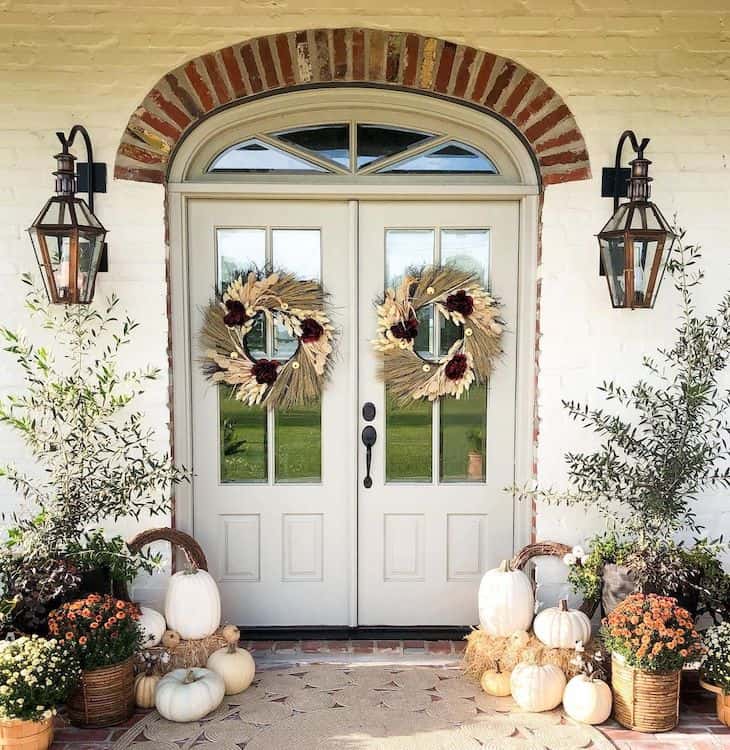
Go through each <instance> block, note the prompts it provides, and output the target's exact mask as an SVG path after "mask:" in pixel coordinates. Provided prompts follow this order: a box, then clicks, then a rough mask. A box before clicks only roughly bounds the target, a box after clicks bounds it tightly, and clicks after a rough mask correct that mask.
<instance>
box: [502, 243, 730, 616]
mask: <svg viewBox="0 0 730 750" xmlns="http://www.w3.org/2000/svg"><path fill="white" fill-rule="evenodd" d="M699 259H700V251H699V248H698V247H696V246H692V245H686V244H685V243H684V233H682V242H681V243H680V246H679V248H678V250H677V251H676V253H675V254H674V255H673V256H672V258H671V259H670V261H669V265H668V271H669V273H670V274H671V277H672V279H673V281H674V286H675V288H676V289H677V291H678V292H679V297H680V316H679V322H678V325H677V328H676V337H675V341H674V343H673V344H672V345H671V346H670V347H667V348H661V349H659V350H658V351H657V352H656V354H655V355H654V356H647V357H645V358H644V359H643V367H644V369H645V372H646V377H645V378H642V379H641V380H639V381H638V382H637V383H635V384H634V385H633V386H631V387H624V386H622V385H619V384H617V383H616V382H614V381H607V382H604V383H603V384H602V385H601V386H600V388H599V390H600V391H601V393H602V394H603V397H604V399H605V400H606V402H608V403H609V404H611V405H614V406H615V408H614V409H613V410H611V411H609V410H607V409H606V408H593V407H589V406H588V405H585V404H582V403H578V402H576V401H564V402H563V405H564V407H565V408H566V409H567V411H568V413H569V414H570V416H571V417H572V418H573V419H574V420H576V421H577V422H578V423H579V424H581V425H582V426H583V427H585V428H587V429H590V430H592V431H593V432H595V433H597V434H598V435H599V436H600V440H601V443H600V446H599V447H598V448H597V449H596V450H594V451H589V452H570V453H567V454H566V455H565V459H566V463H567V468H568V478H569V483H570V486H569V488H568V489H567V490H565V491H556V490H552V489H542V488H539V487H537V488H534V487H528V488H518V490H517V492H518V494H519V495H521V496H522V497H525V496H528V497H531V498H533V499H535V500H537V501H542V502H547V503H558V504H560V503H562V504H567V505H583V506H585V507H587V508H591V509H598V510H599V511H600V512H601V513H602V514H603V515H604V517H605V519H606V520H607V526H608V527H609V529H610V533H609V534H608V535H607V536H604V535H601V536H599V537H597V538H596V539H594V540H593V544H592V550H591V554H589V555H587V556H586V558H584V559H583V560H578V561H575V564H574V569H572V570H571V580H572V581H573V583H574V584H576V586H577V588H578V589H580V590H582V591H583V594H584V596H587V597H589V598H593V597H598V596H599V595H600V594H603V598H604V605H605V609H606V610H607V611H610V610H611V609H612V608H613V607H614V606H615V605H616V604H617V603H618V602H619V601H620V600H621V599H623V598H624V597H625V596H626V595H627V594H628V593H630V592H631V591H633V590H640V591H643V592H644V593H659V594H664V595H671V596H676V597H678V598H679V599H680V600H681V601H683V602H684V603H685V604H687V605H689V606H690V607H691V608H692V609H693V610H694V611H696V610H697V609H698V607H702V606H704V607H705V609H707V610H708V611H709V610H715V611H714V612H711V613H712V614H715V615H717V616H722V615H723V614H725V615H727V614H730V611H728V610H730V602H728V601H726V602H725V604H724V605H723V603H722V602H721V601H720V602H718V601H717V597H716V594H717V593H718V592H722V591H723V590H724V591H725V592H727V591H728V590H730V587H729V586H728V583H727V581H728V579H727V575H726V574H725V573H724V571H723V570H722V566H721V565H720V563H719V559H718V555H719V554H720V552H721V550H722V549H723V547H724V545H723V543H722V539H719V540H708V539H706V538H702V535H703V531H704V530H703V528H702V527H701V526H700V524H699V522H698V520H697V517H696V514H695V504H696V501H697V499H698V497H699V495H700V493H701V492H702V491H703V490H705V489H707V488H713V487H714V488H724V489H726V488H728V487H730V468H728V467H729V465H730V392H729V391H728V390H727V389H724V388H723V387H721V385H720V376H721V373H722V372H723V371H724V370H725V369H726V367H727V364H728V358H729V357H730V292H728V293H726V294H725V296H724V297H723V299H722V300H721V302H720V303H719V305H718V306H717V308H716V310H715V312H714V313H713V314H709V315H702V314H700V313H699V312H698V311H697V308H696V306H695V302H694V298H693V291H694V289H695V287H697V285H698V284H700V283H701V281H702V278H703V273H702V271H701V270H700V269H699V267H698V265H697V263H698V261H699ZM686 536H695V537H696V539H695V546H694V547H688V546H686V545H685V544H684V543H683V542H682V541H681V539H682V538H683V537H686ZM592 558H593V559H592ZM601 589H602V590H601ZM723 609H724V610H725V612H724V613H723V612H722V611H718V610H723Z"/></svg>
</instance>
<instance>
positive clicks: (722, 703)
mask: <svg viewBox="0 0 730 750" xmlns="http://www.w3.org/2000/svg"><path fill="white" fill-rule="evenodd" d="M700 685H702V687H703V688H704V689H705V690H709V691H710V692H711V693H714V694H715V706H716V708H717V718H718V719H720V721H721V722H722V723H723V724H724V725H725V726H726V727H730V695H726V694H725V693H724V692H723V691H722V688H719V687H717V685H712V684H711V683H709V682H705V681H704V680H700Z"/></svg>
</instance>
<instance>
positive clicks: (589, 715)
mask: <svg viewBox="0 0 730 750" xmlns="http://www.w3.org/2000/svg"><path fill="white" fill-rule="evenodd" d="M612 706H613V696H612V695H611V688H610V687H609V686H608V685H607V684H606V683H605V682H604V681H603V680H595V679H591V678H590V677H587V676H586V675H584V674H579V675H576V676H575V677H573V679H572V680H570V682H568V684H567V685H566V686H565V692H564V693H563V708H564V709H565V713H566V714H568V716H570V718H571V719H575V720H576V721H582V722H583V723H584V724H603V722H604V721H606V719H608V717H609V716H610V715H611V708H612Z"/></svg>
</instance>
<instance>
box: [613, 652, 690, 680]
mask: <svg viewBox="0 0 730 750" xmlns="http://www.w3.org/2000/svg"><path fill="white" fill-rule="evenodd" d="M611 659H612V660H613V659H615V660H616V661H617V662H618V663H619V664H621V665H623V666H625V667H628V668H629V669H635V670H636V671H637V672H643V673H644V674H655V675H668V674H676V673H677V672H682V671H683V669H684V667H678V668H677V669H646V668H645V667H635V666H634V665H633V664H629V663H628V661H626V657H625V656H624V655H623V654H619V653H618V652H617V651H611Z"/></svg>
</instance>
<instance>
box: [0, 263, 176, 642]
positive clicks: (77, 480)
mask: <svg viewBox="0 0 730 750" xmlns="http://www.w3.org/2000/svg"><path fill="white" fill-rule="evenodd" d="M25 281H26V283H28V285H29V287H30V288H29V292H28V294H27V296H26V307H27V308H28V310H29V311H30V313H31V315H32V316H33V317H34V318H35V319H36V320H38V321H39V322H40V326H41V329H42V330H45V332H46V334H45V337H46V338H49V339H50V340H51V341H52V344H51V345H50V348H46V347H44V346H41V345H38V344H37V343H35V341H34V340H32V338H30V337H28V336H26V335H23V334H22V333H19V332H16V331H13V330H10V329H9V328H4V327H0V341H2V342H4V351H5V352H6V353H7V354H9V355H11V356H12V357H13V358H14V359H15V361H16V363H17V365H18V366H19V368H20V372H21V374H22V377H23V379H24V384H25V388H24V390H23V392H22V393H20V394H16V395H10V396H8V397H6V398H4V399H1V400H0V424H3V425H6V426H8V427H10V428H11V429H13V430H14V431H15V432H16V433H17V434H18V435H19V436H20V438H21V439H22V440H23V441H24V443H25V445H26V446H27V448H28V450H29V452H30V454H31V455H32V458H33V463H34V464H35V466H36V467H37V470H34V471H31V472H25V471H22V470H21V469H20V468H18V467H17V466H16V465H2V466H0V477H4V478H5V479H6V480H7V481H8V482H9V483H10V484H11V486H12V487H13V488H14V489H15V490H16V491H17V493H18V494H19V495H21V497H22V498H23V499H24V503H23V507H22V508H21V510H20V511H19V512H17V513H16V514H14V515H13V516H12V518H10V519H6V522H7V528H6V529H5V535H6V542H5V544H4V545H3V546H2V548H0V596H2V598H3V599H4V600H5V601H7V602H11V603H12V609H11V612H10V614H9V615H8V616H7V617H6V618H5V621H4V623H3V626H4V628H5V629H10V628H13V629H16V630H20V631H23V632H36V633H44V632H46V628H47V622H46V619H47V615H48V612H49V611H50V610H51V609H53V608H54V607H56V606H58V605H59V604H60V603H62V602H64V601H68V600H70V599H71V598H73V597H74V596H78V595H80V594H82V593H87V592H88V591H90V590H97V591H99V590H101V593H116V594H119V593H121V592H122V591H121V590H123V588H124V585H125V583H127V582H128V581H129V580H131V579H133V578H134V576H135V575H136V573H137V572H138V571H139V570H141V569H146V570H151V569H153V568H154V566H155V564H156V563H157V562H159V561H158V559H157V558H155V557H154V556H153V555H150V554H144V553H143V554H140V555H132V554H131V553H130V551H129V550H128V548H127V547H126V545H125V544H124V542H123V540H122V539H120V538H119V537H114V538H111V539H109V538H107V537H106V536H105V535H104V533H103V532H102V531H101V527H103V526H104V525H105V524H107V523H114V522H116V521H118V520H120V519H122V518H126V517H131V518H134V519H140V518H142V517H143V516H148V515H157V514H161V513H165V512H167V511H168V510H169V508H170V493H171V488H172V487H173V486H174V485H175V484H176V483H178V482H181V481H185V480H186V479H187V478H188V472H187V471H186V470H185V469H184V468H180V467H178V466H176V465H175V464H174V463H173V461H172V459H171V457H170V455H169V454H167V453H165V452H164V451H159V450H157V449H156V448H155V445H154V442H155V433H154V431H153V430H152V429H151V428H150V427H149V426H148V425H147V423H146V420H145V418H144V415H143V413H142V412H141V411H140V410H138V409H135V401H136V400H137V399H138V398H139V397H140V396H141V395H142V394H143V392H144V388H145V384H147V383H149V382H151V381H153V380H155V379H156V378H157V377H158V375H159V372H158V371H157V370H155V369H153V368H145V369H139V370H123V369H122V368H121V367H120V364H119V359H120V353H121V351H122V350H123V349H124V348H125V347H128V346H129V345H130V344H131V340H132V336H133V333H134V331H135V330H136V328H137V324H136V323H135V322H134V321H132V320H131V319H130V318H129V317H126V316H124V315H120V314H119V313H118V307H119V304H118V300H117V299H116V298H115V297H111V298H110V299H108V300H107V301H106V304H105V305H102V306H90V305H71V306H63V307H59V306H52V305H49V304H48V303H47V302H46V300H45V295H44V294H43V292H42V291H39V290H37V289H36V288H35V287H34V286H33V285H32V283H31V280H30V279H29V278H28V277H25ZM40 335H43V334H42V333H41V334H40Z"/></svg>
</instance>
